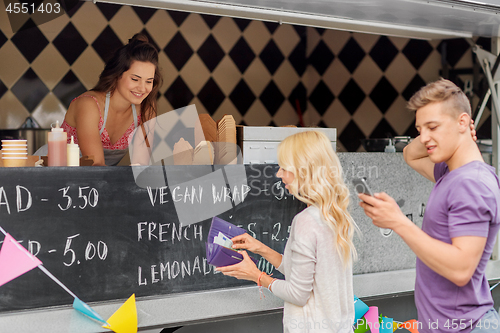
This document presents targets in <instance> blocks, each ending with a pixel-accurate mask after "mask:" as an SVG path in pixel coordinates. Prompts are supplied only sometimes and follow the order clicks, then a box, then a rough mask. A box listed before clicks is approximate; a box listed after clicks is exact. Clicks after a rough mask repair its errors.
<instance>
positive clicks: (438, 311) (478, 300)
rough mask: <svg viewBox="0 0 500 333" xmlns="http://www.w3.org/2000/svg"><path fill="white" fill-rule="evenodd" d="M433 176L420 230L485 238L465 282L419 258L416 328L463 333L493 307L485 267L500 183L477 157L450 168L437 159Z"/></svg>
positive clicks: (498, 224) (496, 224)
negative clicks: (453, 279)
mask: <svg viewBox="0 0 500 333" xmlns="http://www.w3.org/2000/svg"><path fill="white" fill-rule="evenodd" d="M434 179H435V180H436V184H435V185H434V188H433V189H432V192H431V195H430V196H429V201H428V202H427V207H426V210H425V215H424V220H423V222H422V230H423V231H424V232H425V233H426V234H428V235H429V236H431V237H432V238H435V239H438V240H440V241H443V242H445V243H448V244H451V239H452V238H455V237H460V236H480V237H487V241H486V246H485V249H484V252H483V255H482V257H481V260H480V262H479V265H478V266H477V269H476V271H475V272H474V275H473V276H472V278H471V280H470V281H469V283H468V284H467V285H465V286H463V287H458V286H457V285H455V284H454V283H453V282H451V281H449V280H448V279H446V278H444V277H442V276H441V275H439V274H437V273H436V272H434V271H433V270H431V269H430V268H429V267H427V266H426V265H425V264H424V263H423V262H422V261H421V260H419V259H418V258H417V278H416V281H415V303H416V305H417V310H418V320H419V322H421V325H422V327H421V328H420V327H419V332H420V333H425V332H436V331H439V332H460V333H467V332H470V331H471V330H472V328H474V327H475V323H476V322H477V321H478V320H479V319H480V318H481V317H482V316H483V315H484V314H485V313H486V311H488V310H489V309H491V308H492V306H493V299H492V297H491V293H490V288H489V285H488V281H487V279H486V276H485V274H484V272H485V269H486V264H487V262H488V260H489V258H490V256H491V252H492V251H493V246H494V244H495V239H496V235H497V233H498V230H499V228H500V221H499V219H500V207H499V206H498V203H499V202H500V183H499V180H498V177H497V175H496V173H495V169H494V168H493V167H492V166H490V165H488V164H486V163H484V162H480V161H473V162H470V163H468V164H466V165H463V166H461V167H460V168H457V169H455V170H453V171H452V172H450V171H449V169H448V166H447V165H446V163H439V164H436V165H435V167H434ZM453 319H455V320H454V321H453ZM461 323H462V325H460V324H461ZM436 325H438V327H439V328H438V329H437V327H436ZM457 326H458V328H457ZM464 326H465V329H464ZM461 328H462V329H461Z"/></svg>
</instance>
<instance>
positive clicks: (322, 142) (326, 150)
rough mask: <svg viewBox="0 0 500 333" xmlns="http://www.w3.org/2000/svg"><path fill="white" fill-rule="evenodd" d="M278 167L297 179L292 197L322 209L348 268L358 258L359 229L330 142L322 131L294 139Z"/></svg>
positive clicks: (281, 149) (281, 150)
mask: <svg viewBox="0 0 500 333" xmlns="http://www.w3.org/2000/svg"><path fill="white" fill-rule="evenodd" d="M278 163H279V165H280V166H281V167H282V168H283V169H284V170H286V171H290V172H292V173H293V175H294V180H293V182H292V183H291V184H289V185H288V187H289V189H288V190H289V191H290V193H291V194H293V195H294V196H295V197H296V198H297V199H299V200H300V201H302V202H304V203H306V204H308V205H313V206H316V207H318V208H319V209H320V211H321V214H322V216H323V218H324V220H325V221H326V222H327V225H328V226H329V227H330V228H331V229H332V230H333V232H334V234H335V238H336V239H335V240H336V248H337V252H338V253H339V255H340V258H341V259H342V262H343V264H344V266H347V264H348V263H350V262H351V260H352V259H354V260H355V259H356V258H357V253H356V249H355V247H354V243H353V236H354V232H355V231H356V230H358V227H357V226H356V223H355V222H354V220H353V219H352V217H351V214H349V212H348V210H347V208H348V206H349V189H348V188H347V186H346V185H345V183H344V180H343V175H342V166H341V165H340V161H339V159H338V157H337V154H335V152H334V150H333V148H332V145H331V142H330V140H329V139H328V138H327V136H326V135H325V134H323V133H321V132H318V131H307V132H301V133H297V134H294V135H291V136H289V137H287V138H285V139H284V140H283V141H282V142H281V143H280V145H279V147H278Z"/></svg>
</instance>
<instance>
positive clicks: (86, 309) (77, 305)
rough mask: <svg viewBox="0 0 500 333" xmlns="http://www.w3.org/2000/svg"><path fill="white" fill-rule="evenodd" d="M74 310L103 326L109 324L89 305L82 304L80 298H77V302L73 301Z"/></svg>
mask: <svg viewBox="0 0 500 333" xmlns="http://www.w3.org/2000/svg"><path fill="white" fill-rule="evenodd" d="M73 308H74V309H75V310H77V311H79V312H81V313H83V314H84V315H86V316H87V317H90V318H92V319H95V320H97V321H98V322H100V323H101V324H107V323H106V321H105V320H104V319H102V317H101V316H100V315H99V314H98V313H97V312H95V311H94V310H93V309H92V308H91V307H90V306H89V305H88V304H87V303H84V302H82V301H81V300H80V299H79V298H78V297H75V300H74V301H73Z"/></svg>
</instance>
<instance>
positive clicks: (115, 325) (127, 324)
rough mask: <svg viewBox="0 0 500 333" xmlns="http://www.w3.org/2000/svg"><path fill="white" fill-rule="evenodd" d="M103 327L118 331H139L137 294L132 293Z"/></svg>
mask: <svg viewBox="0 0 500 333" xmlns="http://www.w3.org/2000/svg"><path fill="white" fill-rule="evenodd" d="M102 327H104V328H108V329H110V330H112V331H114V332H116V333H137V308H136V306H135V294H132V296H130V297H129V299H128V300H127V301H126V302H125V303H123V305H122V306H120V308H119V309H118V310H116V312H115V313H113V315H112V316H111V317H109V319H108V320H107V325H103V326H102Z"/></svg>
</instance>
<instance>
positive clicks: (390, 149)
mask: <svg viewBox="0 0 500 333" xmlns="http://www.w3.org/2000/svg"><path fill="white" fill-rule="evenodd" d="M384 151H385V152H386V153H395V152H396V147H395V146H394V145H393V144H392V139H389V144H388V145H387V146H385V149H384Z"/></svg>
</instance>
